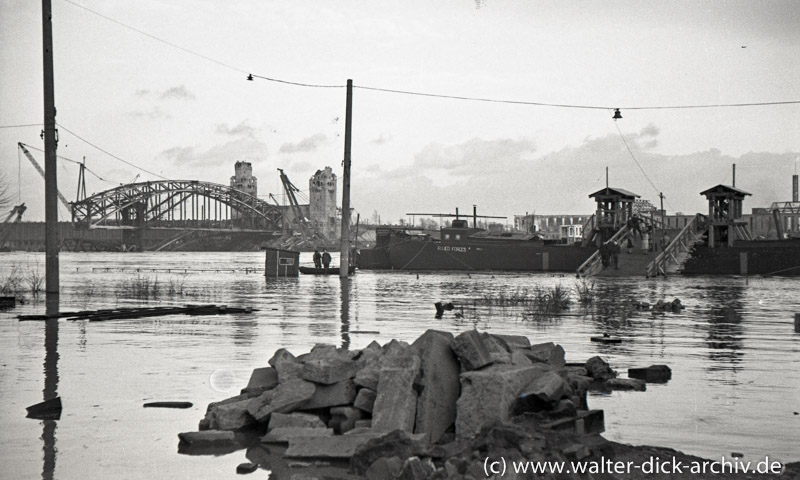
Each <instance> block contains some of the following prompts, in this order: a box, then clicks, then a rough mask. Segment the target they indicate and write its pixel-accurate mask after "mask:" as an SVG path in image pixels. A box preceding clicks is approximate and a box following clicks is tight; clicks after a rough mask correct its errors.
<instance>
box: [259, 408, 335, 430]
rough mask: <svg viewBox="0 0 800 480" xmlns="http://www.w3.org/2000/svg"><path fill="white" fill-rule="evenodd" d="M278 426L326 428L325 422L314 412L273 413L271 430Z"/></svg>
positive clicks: (270, 422)
mask: <svg viewBox="0 0 800 480" xmlns="http://www.w3.org/2000/svg"><path fill="white" fill-rule="evenodd" d="M276 428H325V422H323V421H322V419H320V418H319V417H318V416H316V415H314V414H312V413H300V412H294V413H273V414H272V415H270V419H269V430H273V429H276Z"/></svg>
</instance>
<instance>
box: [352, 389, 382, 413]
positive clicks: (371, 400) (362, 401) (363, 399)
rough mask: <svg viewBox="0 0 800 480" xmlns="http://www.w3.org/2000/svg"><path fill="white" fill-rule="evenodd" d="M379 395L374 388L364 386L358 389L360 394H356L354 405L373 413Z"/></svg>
mask: <svg viewBox="0 0 800 480" xmlns="http://www.w3.org/2000/svg"><path fill="white" fill-rule="evenodd" d="M377 395H378V394H377V393H376V392H375V391H374V390H370V389H369V388H362V389H361V390H359V391H358V395H356V399H355V400H354V401H353V406H354V407H356V408H358V409H361V410H363V411H365V412H367V413H372V409H373V407H374V406H375V398H376V397H377Z"/></svg>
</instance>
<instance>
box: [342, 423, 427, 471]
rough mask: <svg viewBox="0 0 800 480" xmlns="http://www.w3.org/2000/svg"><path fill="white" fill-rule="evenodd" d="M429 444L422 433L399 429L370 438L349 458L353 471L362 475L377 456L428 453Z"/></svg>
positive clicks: (405, 456)
mask: <svg viewBox="0 0 800 480" xmlns="http://www.w3.org/2000/svg"><path fill="white" fill-rule="evenodd" d="M430 450H431V446H430V444H429V443H428V442H427V441H425V439H424V435H423V434H409V433H406V432H402V431H399V430H396V431H393V432H390V433H387V434H383V435H380V436H378V437H375V438H374V439H370V440H369V441H368V442H366V443H364V444H363V445H362V446H360V447H358V449H357V450H356V451H355V452H354V454H353V456H352V458H351V459H350V466H351V467H352V469H353V471H354V472H355V473H357V474H359V475H363V474H364V472H366V471H367V470H368V469H369V467H370V466H371V465H372V464H373V463H374V462H376V461H377V460H378V459H379V458H391V457H397V458H401V459H405V458H409V457H411V456H414V455H423V454H428V453H430Z"/></svg>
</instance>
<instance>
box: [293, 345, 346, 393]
mask: <svg viewBox="0 0 800 480" xmlns="http://www.w3.org/2000/svg"><path fill="white" fill-rule="evenodd" d="M357 371H358V365H357V364H356V362H355V361H353V359H352V357H351V352H348V351H347V350H343V349H337V348H336V347H333V346H330V345H317V346H315V347H314V348H312V349H311V352H310V353H308V354H307V355H305V356H303V369H302V370H301V372H300V377H301V378H302V379H303V380H308V381H309V382H314V383H319V384H322V385H332V384H334V383H338V382H341V381H344V380H348V379H350V378H353V377H355V376H356V372H357Z"/></svg>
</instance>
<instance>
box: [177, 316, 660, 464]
mask: <svg viewBox="0 0 800 480" xmlns="http://www.w3.org/2000/svg"><path fill="white" fill-rule="evenodd" d="M269 365H270V366H268V367H264V368H258V369H256V370H254V371H253V373H252V376H251V378H250V381H249V383H248V385H247V387H246V388H244V389H243V390H242V391H241V394H240V395H237V396H235V397H232V398H228V399H226V400H222V401H220V402H215V403H211V404H210V405H209V406H208V410H207V413H206V415H205V418H203V419H202V420H201V421H200V424H199V428H198V430H199V431H198V432H186V433H181V434H179V437H180V439H181V443H182V445H184V446H185V445H205V446H219V447H220V448H223V449H224V448H225V447H226V446H229V445H230V443H231V442H234V441H235V438H236V436H237V435H239V433H240V432H242V431H251V432H253V431H254V432H258V434H259V443H260V447H262V448H263V449H268V450H269V451H271V452H274V451H279V452H280V458H281V459H282V461H285V462H287V464H288V465H290V466H291V465H292V462H294V464H296V465H305V466H308V465H312V464H313V465H319V462H321V461H322V462H331V463H332V464H337V462H338V464H339V465H340V466H341V465H344V466H346V467H348V468H347V469H346V470H342V471H341V473H340V475H341V476H339V477H333V478H364V477H366V478H370V479H373V478H374V479H377V478H381V479H392V478H403V479H417V478H442V479H445V478H471V477H473V478H486V475H485V474H484V471H483V468H484V457H485V456H486V454H487V452H489V451H491V452H493V453H492V455H495V456H496V455H498V454H503V455H506V457H505V458H507V459H514V458H518V459H525V460H537V459H539V460H546V459H547V460H550V459H555V460H559V459H560V460H565V459H576V458H577V459H580V458H585V457H587V456H589V455H591V454H592V452H593V449H594V450H598V448H599V447H597V445H598V442H600V440H602V439H601V438H600V437H599V436H598V435H596V434H599V433H600V432H602V431H603V430H604V418H603V411H602V410H590V409H589V406H588V404H587V400H586V392H587V390H588V389H590V388H591V389H595V388H597V389H601V390H608V389H633V390H644V388H645V380H637V379H633V378H631V379H619V378H617V375H616V373H615V372H614V371H613V370H612V369H611V368H610V367H609V365H608V364H607V363H606V362H604V361H603V360H602V359H600V358H599V357H594V358H591V359H589V360H588V361H587V362H585V363H581V364H567V363H566V361H565V358H564V349H563V348H562V347H561V346H559V345H556V344H554V343H552V342H549V343H542V344H537V345H531V343H530V340H529V339H528V338H527V337H524V336H512V335H495V334H489V333H481V332H478V331H477V330H471V331H466V332H464V333H461V334H459V335H458V336H454V335H453V334H451V333H449V332H444V331H437V330H428V331H426V332H425V333H424V334H423V335H422V336H420V337H419V338H418V339H417V340H416V341H414V342H413V343H412V344H410V345H409V344H408V343H406V342H402V341H397V340H392V341H391V342H389V343H387V344H385V345H383V346H381V345H380V344H378V343H377V342H373V343H371V344H370V345H368V346H367V347H366V348H363V349H361V350H357V351H349V350H344V349H340V348H336V347H334V346H330V345H317V346H315V347H314V348H313V349H311V351H310V352H309V353H306V354H303V355H300V356H295V355H293V354H292V353H290V352H289V351H287V350H285V349H281V350H278V351H277V352H275V354H274V356H273V357H272V358H271V359H270V360H269ZM667 369H668V367H667ZM638 373H641V372H638ZM639 377H640V378H644V379H647V375H646V374H641V375H639ZM662 377H663V374H662V375H661V377H659V378H662ZM284 447H285V450H283V448H284ZM276 449H278V450H276ZM498 452H499V453H498ZM248 458H249V459H251V460H252V459H253V456H251V455H250V452H249V451H248ZM253 461H254V462H255V463H260V462H259V461H258V460H253ZM261 466H262V467H263V468H269V469H274V468H275V465H264V464H263V462H261ZM287 478H289V477H287ZM326 478H331V477H330V476H327V477H326Z"/></svg>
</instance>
